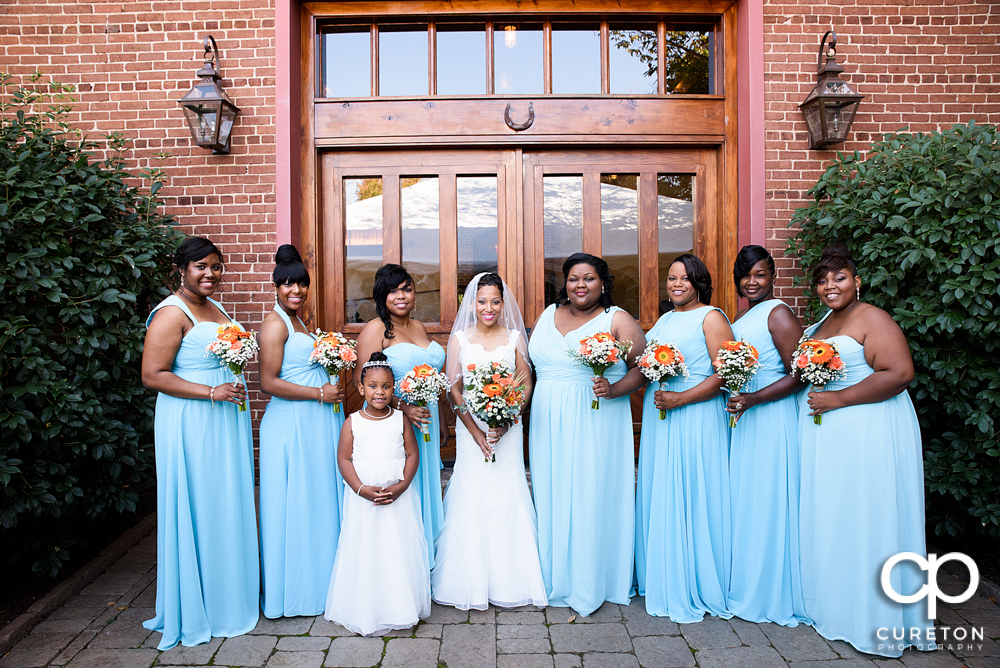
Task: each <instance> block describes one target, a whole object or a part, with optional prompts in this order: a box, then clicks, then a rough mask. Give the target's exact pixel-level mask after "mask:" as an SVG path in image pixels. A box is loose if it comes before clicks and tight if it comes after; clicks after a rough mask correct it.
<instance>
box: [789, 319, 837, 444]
mask: <svg viewBox="0 0 1000 668" xmlns="http://www.w3.org/2000/svg"><path fill="white" fill-rule="evenodd" d="M844 371H845V369H844V360H842V359H841V358H840V351H838V350H837V346H835V345H834V344H832V343H830V342H829V341H820V340H819V339H807V338H806V337H804V336H803V337H802V339H801V340H800V341H799V346H798V347H797V348H796V349H795V352H794V353H792V375H795V374H798V376H799V378H800V379H802V380H803V381H805V382H807V383H809V384H810V385H812V386H813V389H814V390H816V391H822V390H823V388H824V387H825V386H826V384H827V383H829V382H830V381H831V380H839V379H840V378H841V377H842V376H843V375H844ZM813 424H823V416H822V415H814V416H813Z"/></svg>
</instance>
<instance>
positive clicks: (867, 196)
mask: <svg viewBox="0 0 1000 668" xmlns="http://www.w3.org/2000/svg"><path fill="white" fill-rule="evenodd" d="M809 192H810V194H812V195H813V196H814V197H815V202H814V203H813V204H812V205H810V206H808V207H805V208H802V209H799V210H798V211H796V213H795V215H794V216H793V217H792V220H791V223H790V226H793V227H797V228H799V231H798V232H797V233H796V234H794V235H793V236H792V238H791V239H790V240H789V243H788V252H789V253H794V254H795V255H797V256H798V257H799V259H800V260H801V262H802V267H803V269H804V270H805V271H806V272H807V274H808V272H809V271H810V270H811V267H813V266H814V265H815V263H816V261H817V260H818V259H819V256H820V254H821V253H822V250H823V248H824V247H825V246H827V245H829V244H831V243H837V242H839V243H843V244H844V245H846V246H847V247H848V249H850V251H851V253H852V254H853V255H854V257H855V259H856V260H857V262H858V265H859V268H860V271H861V278H862V281H863V285H862V288H861V297H862V299H864V300H865V301H867V302H869V303H871V304H874V305H876V306H878V307H879V308H882V309H885V310H886V311H888V312H889V313H890V314H892V315H893V317H894V318H895V319H896V322H898V323H899V325H900V326H901V327H902V328H903V331H904V332H905V333H906V337H907V339H908V340H909V343H910V350H911V352H912V353H913V361H914V364H915V365H916V379H915V380H914V381H913V384H912V385H911V386H910V393H911V396H912V397H913V400H914V403H915V404H916V407H917V413H918V414H919V417H920V427H921V430H922V432H923V440H924V475H925V481H926V485H927V491H928V494H927V502H928V523H929V525H931V526H933V527H934V530H935V533H936V534H937V535H944V534H951V535H953V536H954V535H958V534H960V533H966V532H970V533H972V534H980V535H984V536H994V537H996V536H1000V497H998V495H997V490H998V489H1000V445H998V442H997V424H996V419H997V418H1000V371H998V364H997V358H996V355H997V353H998V349H1000V323H998V318H997V313H998V309H1000V135H998V131H997V128H994V127H989V126H982V125H976V124H975V123H974V122H971V123H969V124H968V125H956V126H954V127H952V128H950V129H948V130H946V131H944V132H932V133H929V134H904V133H899V134H895V135H886V137H885V138H884V139H883V140H882V141H880V142H877V143H876V144H874V145H873V146H872V148H871V152H870V153H868V155H867V157H866V158H865V159H863V160H862V159H861V157H860V156H859V155H858V154H857V153H854V154H853V155H842V154H838V157H837V159H836V160H834V161H833V163H832V164H831V165H830V166H829V168H828V169H827V170H826V172H825V173H824V174H823V176H822V177H821V178H820V180H819V181H818V182H817V183H816V185H815V186H814V187H813V188H812V189H811V190H810V191H809ZM800 282H804V280H802V279H800ZM817 305H818V304H817ZM813 313H814V314H815V310H814V311H813ZM886 475H891V472H889V471H886Z"/></svg>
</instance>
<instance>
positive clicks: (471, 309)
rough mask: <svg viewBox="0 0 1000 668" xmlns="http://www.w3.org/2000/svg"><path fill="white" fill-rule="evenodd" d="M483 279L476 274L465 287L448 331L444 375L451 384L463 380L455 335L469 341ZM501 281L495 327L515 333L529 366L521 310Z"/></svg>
mask: <svg viewBox="0 0 1000 668" xmlns="http://www.w3.org/2000/svg"><path fill="white" fill-rule="evenodd" d="M483 276H486V273H485V272H484V273H480V274H476V275H475V277H473V279H472V280H471V281H469V285H468V287H466V288H465V295H464V296H463V297H462V303H461V304H460V305H459V307H458V313H457V314H456V315H455V324H454V326H452V328H451V335H450V336H449V337H448V363H447V365H446V369H445V372H446V373H447V375H448V381H449V382H450V383H451V384H452V385H454V384H455V383H457V382H458V381H459V380H461V379H462V361H461V359H460V358H459V355H458V351H459V350H461V345H460V343H459V340H456V336H457V335H458V334H459V333H464V334H465V338H466V339H468V338H469V337H471V336H472V335H473V334H474V333H475V331H476V293H477V292H478V291H479V280H480V279H481V278H482V277H483ZM500 280H501V282H502V283H503V312H502V313H501V314H500V318H499V320H498V321H497V324H496V326H498V327H500V328H501V329H506V330H507V331H508V332H511V331H515V330H516V331H517V333H518V335H519V336H518V339H517V350H518V352H520V353H521V356H522V357H523V358H524V361H525V362H527V363H528V364H529V365H530V364H531V360H530V359H528V332H527V330H526V329H525V328H524V318H523V317H522V316H521V309H520V308H519V307H518V305H517V300H516V299H514V293H513V292H511V289H510V287H509V286H508V285H507V283H506V281H504V280H503V279H500ZM456 344H457V345H456ZM511 371H513V369H511ZM449 397H450V394H449Z"/></svg>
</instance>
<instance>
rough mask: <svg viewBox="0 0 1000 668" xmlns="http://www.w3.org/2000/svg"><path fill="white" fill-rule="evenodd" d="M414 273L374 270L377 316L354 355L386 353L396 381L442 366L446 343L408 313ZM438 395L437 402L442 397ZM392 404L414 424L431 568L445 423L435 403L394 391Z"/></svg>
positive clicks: (439, 519) (440, 517)
mask: <svg viewBox="0 0 1000 668" xmlns="http://www.w3.org/2000/svg"><path fill="white" fill-rule="evenodd" d="M413 285H414V284H413V278H412V277H411V276H410V274H409V273H407V271H406V269H404V268H403V267H401V266H400V265H398V264H387V265H383V266H382V267H381V268H380V269H379V270H378V271H377V272H375V286H374V289H373V291H372V293H373V300H374V302H375V312H376V313H378V317H379V319H378V320H372V321H371V322H369V323H368V324H366V325H365V326H364V329H362V330H361V334H360V335H359V336H358V349H357V350H358V357H359V358H360V359H363V360H366V359H368V358H370V357H371V354H372V353H373V352H375V351H377V350H380V351H382V352H384V353H385V356H386V357H388V358H389V363H390V364H392V375H393V377H394V378H395V379H396V382H397V383H398V382H399V381H400V380H402V378H403V376H404V375H406V374H407V373H409V372H410V370H411V369H413V367H415V366H418V365H420V364H430V365H431V366H432V367H434V368H435V369H438V370H440V369H441V368H442V367H443V366H444V358H445V354H444V348H442V347H441V345H440V344H439V343H437V342H436V341H432V340H431V338H430V336H428V335H427V329H426V328H425V327H424V325H423V323H421V322H418V321H417V320H414V319H413V318H411V317H410V313H411V312H412V311H413V307H414V306H415V305H416V292H415V291H414V289H413ZM444 400H445V398H444V396H443V395H442V397H441V399H440V401H444ZM392 403H393V408H398V409H399V410H401V411H403V414H404V415H405V416H406V417H407V419H409V421H410V422H411V423H413V429H414V433H416V435H417V443H418V444H419V447H420V468H419V469H417V475H416V477H415V478H414V479H413V486H414V488H415V489H416V491H417V496H419V497H420V511H421V515H422V518H423V521H424V536H425V537H426V538H427V546H428V551H429V552H430V566H431V568H432V569H433V568H434V548H433V545H434V541H435V539H436V538H437V536H438V534H439V533H441V527H442V525H443V524H444V506H443V504H442V501H441V445H442V444H443V443H444V442H445V441H446V440H447V438H448V431H447V429H448V427H447V425H446V424H445V423H444V421H443V420H442V419H441V406H440V404H434V405H432V406H428V407H427V408H421V407H420V406H415V405H413V404H409V403H407V402H405V401H403V400H402V399H400V398H399V397H398V396H394V397H393V399H392ZM423 425H428V426H429V428H430V436H431V440H430V442H429V443H427V442H425V441H424V438H423V434H422V433H420V429H421V427H422V426H423Z"/></svg>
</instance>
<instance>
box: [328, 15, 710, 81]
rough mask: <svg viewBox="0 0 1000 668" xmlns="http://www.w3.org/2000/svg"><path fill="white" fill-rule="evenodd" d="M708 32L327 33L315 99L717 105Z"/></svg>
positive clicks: (573, 26)
mask: <svg viewBox="0 0 1000 668" xmlns="http://www.w3.org/2000/svg"><path fill="white" fill-rule="evenodd" d="M716 31H717V26H716V25H715V24H712V23H704V24H699V23H672V22H669V21H656V20H649V21H629V22H623V21H615V20H597V19H594V20H590V21H588V20H585V19H576V20H574V21H572V22H568V21H559V20H552V21H541V20H538V19H533V20H528V21H526V20H524V18H523V17H521V18H519V19H513V18H512V19H511V20H507V21H505V20H494V21H488V22H461V21H454V22H434V21H426V22H407V23H397V22H388V21H381V22H379V21H372V22H367V21H365V22H360V21H354V22H352V23H350V24H345V23H325V24H322V25H321V26H320V28H319V36H320V39H319V45H320V53H319V70H320V71H319V76H318V77H317V79H318V90H317V95H318V97H319V98H321V99H322V98H327V99H329V98H352V97H354V98H357V97H428V96H436V95H439V96H467V95H576V96H579V95H616V96H629V97H633V96H643V95H685V94H686V95H714V94H717V93H719V92H720V91H717V90H716V88H717V86H716V83H715V82H716V78H717V77H716V76H715V60H716V58H715V50H716V49H715V40H716Z"/></svg>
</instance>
